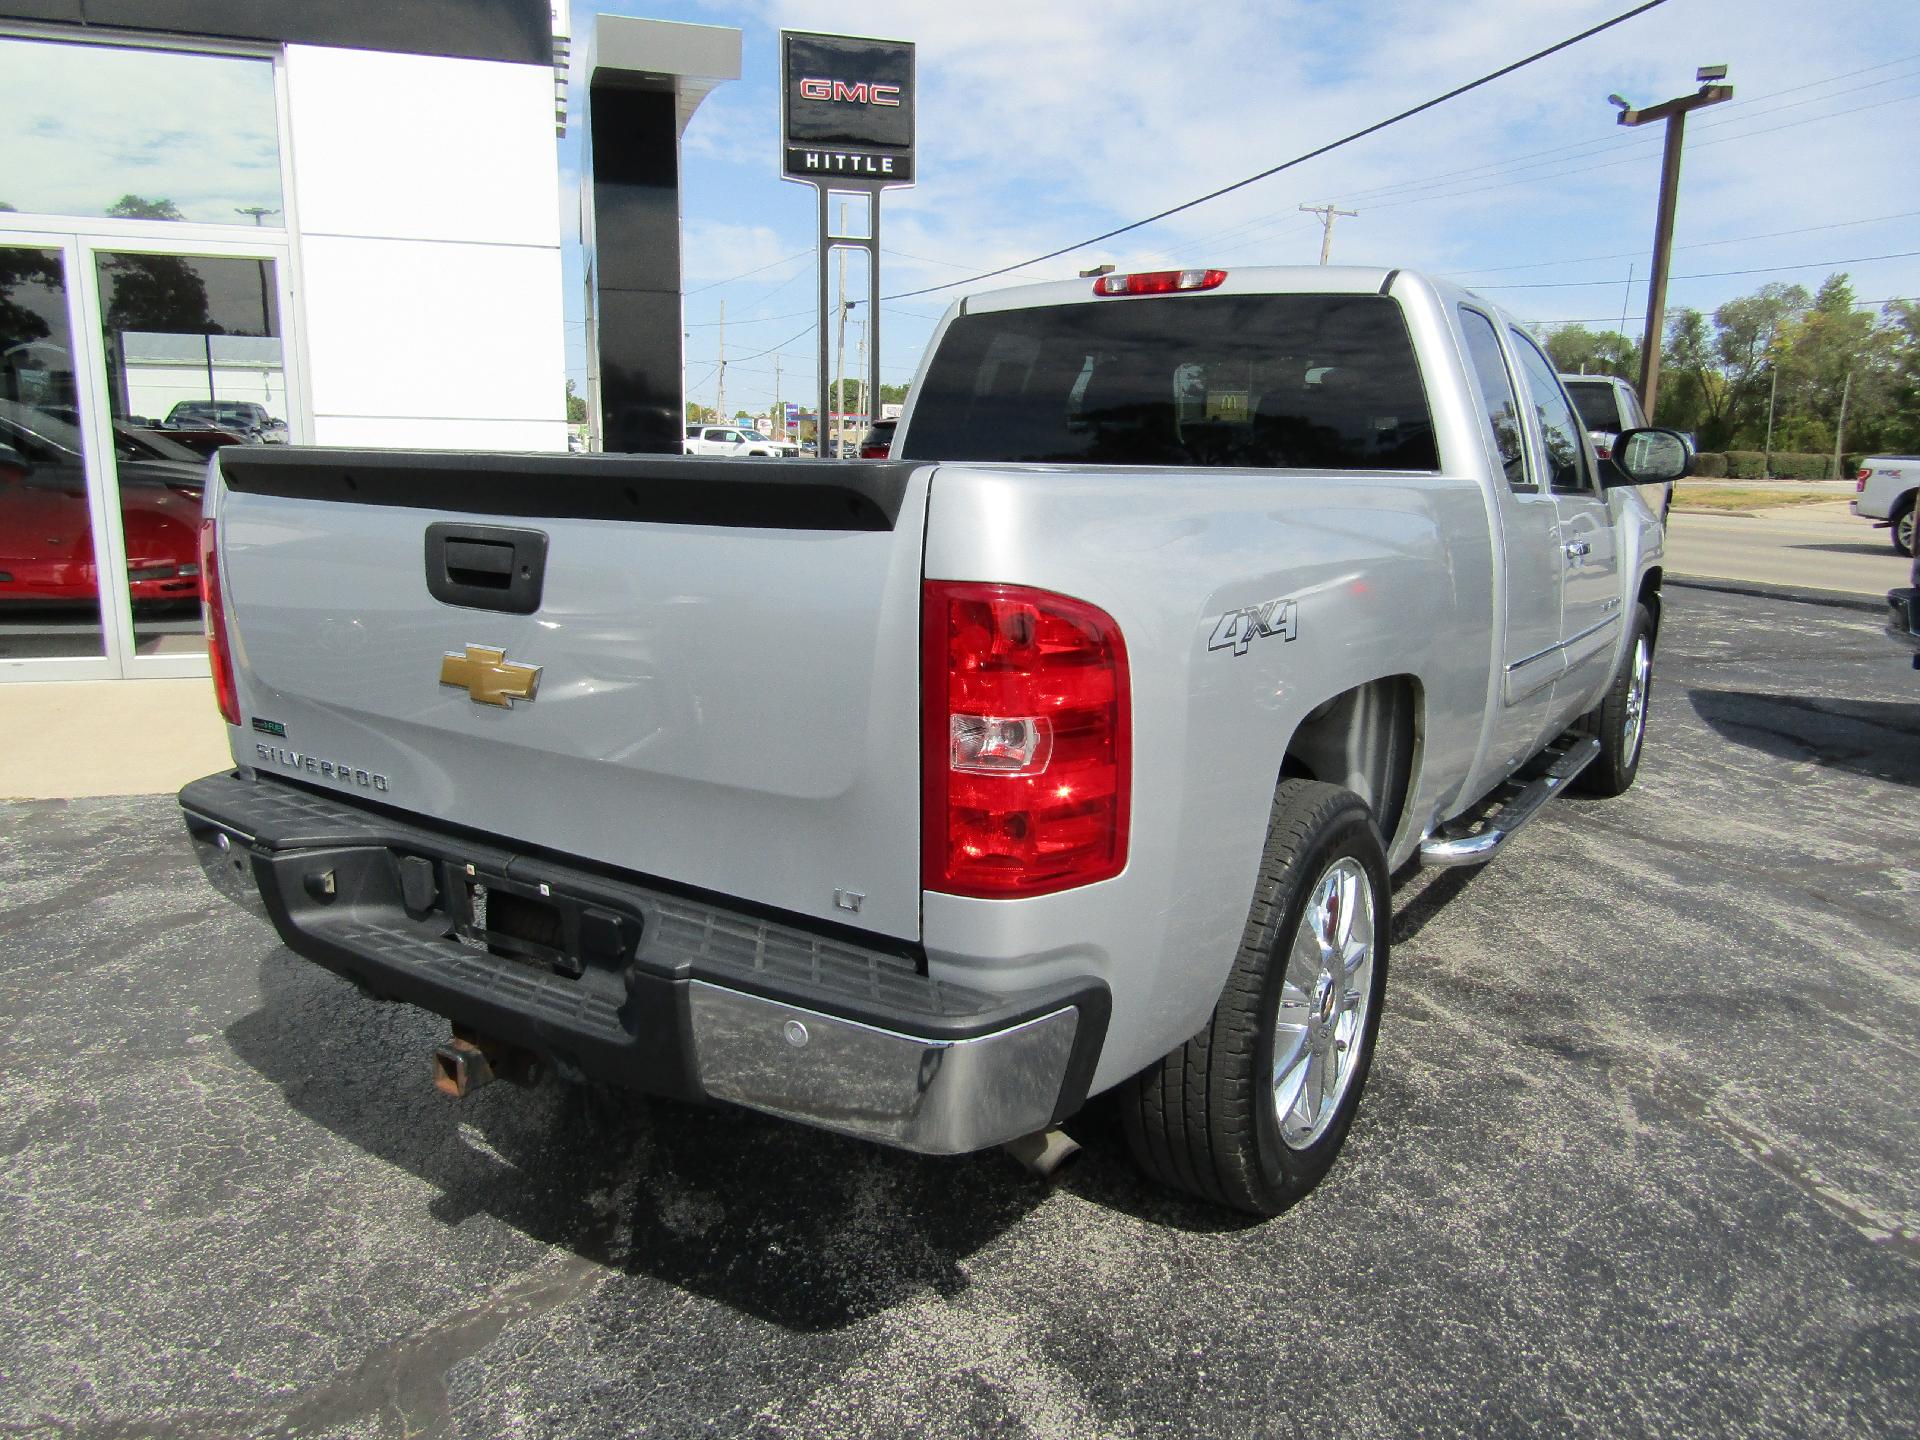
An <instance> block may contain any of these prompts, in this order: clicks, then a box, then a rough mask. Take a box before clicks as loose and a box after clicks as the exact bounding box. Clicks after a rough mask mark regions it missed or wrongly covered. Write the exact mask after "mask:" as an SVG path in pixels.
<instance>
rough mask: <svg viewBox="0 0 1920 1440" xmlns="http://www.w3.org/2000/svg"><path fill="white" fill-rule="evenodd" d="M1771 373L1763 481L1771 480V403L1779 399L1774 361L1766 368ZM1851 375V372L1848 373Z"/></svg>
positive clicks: (1776, 360) (1761, 461)
mask: <svg viewBox="0 0 1920 1440" xmlns="http://www.w3.org/2000/svg"><path fill="white" fill-rule="evenodd" d="M1768 368H1769V369H1771V370H1772V372H1773V380H1772V382H1771V383H1770V384H1769V385H1768V386H1767V448H1766V453H1765V454H1763V455H1762V456H1761V457H1760V474H1761V477H1762V478H1763V479H1767V480H1771V479H1772V478H1773V402H1774V401H1775V400H1777V399H1779V398H1780V362H1779V360H1778V359H1775V361H1774V362H1773V364H1772V365H1771V366H1769V367H1768ZM1849 373H1851V372H1849Z"/></svg>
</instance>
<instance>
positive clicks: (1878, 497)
mask: <svg viewBox="0 0 1920 1440" xmlns="http://www.w3.org/2000/svg"><path fill="white" fill-rule="evenodd" d="M1853 490H1854V495H1853V503H1852V505H1851V506H1850V507H1849V508H1850V509H1852V511H1853V513H1854V514H1856V515H1858V516H1860V517H1862V518H1863V519H1867V520H1871V521H1873V522H1874V524H1876V525H1878V526H1880V527H1881V528H1883V529H1885V530H1886V531H1887V536H1888V538H1889V539H1890V540H1892V541H1893V548H1894V549H1895V550H1896V551H1897V552H1898V553H1900V554H1902V555H1912V554H1914V553H1915V550H1914V543H1913V526H1914V519H1915V514H1916V510H1920V458H1916V457H1915V456H1912V455H1869V456H1867V457H1866V458H1865V459H1863V460H1862V461H1861V462H1860V473H1859V474H1858V475H1856V476H1855V477H1854V482H1853Z"/></svg>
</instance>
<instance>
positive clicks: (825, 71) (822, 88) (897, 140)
mask: <svg viewBox="0 0 1920 1440" xmlns="http://www.w3.org/2000/svg"><path fill="white" fill-rule="evenodd" d="M780 53H781V77H782V86H781V104H780V122H781V123H780V131H781V134H780V173H781V175H782V176H784V177H785V178H786V179H789V180H809V181H821V180H832V179H844V180H848V181H854V182H864V183H865V184H869V185H876V184H877V185H883V186H884V185H907V184H911V183H912V181H913V45H912V44H911V43H910V42H908V41H902V40H865V39H860V38H858V37H855V36H851V35H816V34H812V33H809V32H805V31H798V30H783V31H781V33H780Z"/></svg>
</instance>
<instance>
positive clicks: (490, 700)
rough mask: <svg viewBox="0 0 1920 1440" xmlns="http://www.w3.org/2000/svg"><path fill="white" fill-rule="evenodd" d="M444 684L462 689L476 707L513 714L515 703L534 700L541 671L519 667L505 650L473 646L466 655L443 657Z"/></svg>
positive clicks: (441, 677) (530, 666)
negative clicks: (490, 707) (486, 706)
mask: <svg viewBox="0 0 1920 1440" xmlns="http://www.w3.org/2000/svg"><path fill="white" fill-rule="evenodd" d="M440 683H441V684H442V685H457V686H459V687H460V688H461V689H462V690H464V691H466V692H467V694H468V695H469V696H470V697H471V698H472V700H473V702H474V704H476V705H498V706H499V707H500V708H501V709H503V710H511V709H512V708H513V702H514V701H516V700H531V699H533V697H534V693H535V692H536V691H537V690H539V688H540V667H539V666H538V665H516V664H514V663H512V662H511V661H509V660H508V659H507V652H506V651H504V650H495V649H493V648H492V647H490V646H487V645H469V646H467V653H466V654H464V655H455V654H453V653H452V652H451V651H449V652H448V653H447V654H445V655H443V656H441V658H440Z"/></svg>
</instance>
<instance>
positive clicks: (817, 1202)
mask: <svg viewBox="0 0 1920 1440" xmlns="http://www.w3.org/2000/svg"><path fill="white" fill-rule="evenodd" d="M1658 685H1659V688H1658V690H1657V692H1656V697H1655V709H1654V719H1653V728H1652V732H1651V738H1650V741H1649V744H1650V747H1651V748H1650V750H1649V753H1648V756H1647V759H1646V763H1645V765H1644V767H1643V769H1642V772H1641V777H1640V783H1639V785H1638V786H1637V787H1636V788H1635V789H1634V790H1633V791H1632V792H1631V793H1629V794H1628V795H1627V796H1625V797H1624V798H1622V799H1620V800H1616V801H1607V802H1591V801H1574V800H1568V801H1564V802H1561V804H1560V806H1559V807H1558V808H1557V810H1555V811H1549V812H1548V814H1547V815H1546V816H1544V817H1543V818H1542V819H1541V820H1540V821H1539V822H1538V823H1537V824H1536V825H1535V826H1534V827H1533V828H1532V829H1530V830H1529V831H1528V832H1527V833H1526V834H1525V835H1524V836H1522V837H1521V839H1520V840H1519V841H1518V842H1517V845H1516V849H1515V851H1514V853H1512V854H1511V855H1510V856H1508V857H1506V858H1503V859H1502V860H1501V861H1500V862H1499V863H1498V864H1497V865H1495V866H1494V867H1493V868H1492V869H1490V870H1488V871H1486V872H1484V873H1482V874H1480V875H1478V876H1477V877H1471V876H1467V875H1466V874H1465V872H1450V873H1446V874H1442V875H1440V876H1438V877H1433V876H1421V877H1417V878H1416V879H1414V880H1413V881H1412V882H1410V883H1409V884H1407V885H1406V886H1404V887H1403V888H1402V890H1401V892H1400V894H1399V896H1398V905H1397V915H1396V929H1397V931H1398V933H1399V936H1400V939H1399V945H1398V949H1397V950H1396V952H1395V955H1394V967H1395V969H1394V976H1393V981H1392V985H1391V989H1390V999H1389V1008H1388V1010H1387V1012H1386V1016H1385V1022H1384V1027H1383V1029H1382V1032H1381V1033H1382V1049H1381V1054H1380V1057H1379V1063H1378V1065H1377V1066H1376V1069H1375V1072H1374V1082H1373V1087H1372V1088H1371V1090H1370V1092H1369V1094H1368V1097H1367V1101H1366V1104H1365V1105H1364V1107H1363V1109H1362V1111H1361V1115H1360V1120H1359V1124H1358V1126H1357V1127H1356V1129H1355V1131H1354V1134H1353V1137H1352V1142H1351V1144H1350V1145H1349V1147H1348V1150H1347V1153H1346V1155H1345V1156H1344V1157H1343V1159H1342V1161H1341V1163H1340V1166H1339V1167H1338V1169H1337V1170H1336V1173H1335V1175H1334V1176H1333V1178H1332V1179H1331V1180H1330V1182H1329V1183H1328V1184H1327V1185H1326V1186H1325V1187H1324V1188H1323V1189H1322V1190H1321V1191H1320V1192H1319V1193H1318V1194H1316V1195H1315V1196H1313V1197H1311V1198H1310V1199H1309V1200H1307V1201H1306V1202H1304V1203H1303V1204H1301V1205H1300V1206H1298V1207H1296V1208H1295V1209H1294V1210H1293V1211H1291V1212H1289V1213H1288V1214H1286V1215H1284V1216H1282V1217H1280V1218H1279V1219H1277V1220H1274V1221H1272V1222H1270V1223H1267V1224H1264V1225H1247V1224H1242V1223H1240V1222H1239V1221H1238V1220H1236V1219H1234V1218H1233V1217H1229V1216H1224V1215H1221V1214H1218V1213H1215V1212H1211V1211H1209V1210H1207V1209H1205V1208H1203V1207H1200V1206H1197V1205H1190V1204H1187V1203H1185V1202H1183V1201H1180V1200H1177V1199H1174V1198H1171V1197H1169V1196H1167V1195H1164V1194H1162V1193H1160V1192H1158V1191H1156V1190H1154V1189H1152V1188H1150V1187H1149V1186H1147V1185H1146V1184H1144V1183H1143V1182H1142V1181H1140V1180H1138V1179H1137V1178H1136V1177H1135V1176H1134V1174H1133V1172H1132V1171H1131V1169H1130V1168H1129V1166H1128V1164H1127V1162H1126V1160H1125V1158H1124V1154H1123V1152H1122V1149H1121V1147H1120V1145H1119V1144H1118V1143H1117V1140H1116V1138H1115V1136H1114V1135H1113V1133H1112V1130H1111V1128H1110V1125H1109V1124H1108V1122H1107V1120H1106V1118H1105V1117H1103V1116H1102V1115H1100V1114H1099V1113H1097V1112H1096V1113H1095V1114H1093V1115H1092V1116H1090V1117H1088V1118H1087V1120H1086V1121H1085V1122H1084V1123H1083V1124H1082V1125H1081V1126H1080V1127H1079V1128H1080V1130H1081V1132H1082V1134H1083V1136H1084V1137H1085V1138H1086V1140H1087V1141H1088V1145H1089V1153H1088V1154H1087V1156H1086V1157H1085V1158H1084V1160H1083V1161H1082V1163H1081V1165H1080V1168H1079V1169H1078V1170H1077V1171H1074V1172H1071V1173H1070V1174H1069V1176H1068V1178H1067V1179H1066V1180H1065V1181H1064V1182H1063V1184H1062V1185H1061V1186H1060V1187H1059V1188H1056V1189H1054V1190H1051V1191H1048V1190H1043V1189H1040V1188H1038V1187H1036V1186H1034V1185H1033V1184H1032V1183H1030V1182H1028V1181H1027V1180H1025V1179H1024V1178H1023V1177H1022V1176H1020V1175H1019V1174H1018V1173H1016V1172H1015V1171H1014V1170H1013V1169H1012V1168H1011V1167H1010V1166H1009V1165H1007V1164H1006V1163H1005V1162H1004V1161H1002V1160H1001V1159H1000V1158H999V1157H996V1156H989V1157H984V1158H977V1159H971V1160H956V1161H931V1160H920V1159H914V1158H912V1157H908V1156H903V1155H897V1154H893V1153H890V1152H886V1151H882V1150H879V1149H874V1148H869V1147H866V1146H862V1145H859V1144H856V1143H853V1142H850V1141H842V1140H837V1139H834V1138H832V1137H828V1136H823V1135H818V1134H813V1133H810V1132H807V1131H804V1130H801V1129H798V1128H795V1127H790V1126H786V1125H782V1124H779V1123H776V1122H773V1121H769V1120H762V1119H759V1118H756V1117H752V1116H749V1115H745V1114H739V1113H727V1112H719V1111H714V1112H703V1111H697V1110H693V1109H688V1108H683V1107H679V1106H672V1105H663V1104H654V1105H649V1104H646V1103H643V1102H639V1101H635V1100H630V1099H622V1098H616V1097H611V1096H607V1095H604V1094H601V1095H594V1094H582V1093H574V1092H568V1091H566V1090H563V1089H559V1088H550V1089H543V1090H540V1091H537V1092H534V1093H531V1094H528V1093H525V1092H521V1091H516V1090H513V1089H511V1088H509V1087H506V1086H496V1087H494V1088H492V1089H489V1090H485V1091H482V1092H481V1093H479V1094H478V1095H475V1096H473V1097H472V1098H471V1099H470V1100H468V1101H467V1102H465V1103H464V1104H462V1105H455V1104H454V1103H453V1102H450V1101H443V1100H442V1099H440V1098H439V1097H438V1096H436V1095H434V1094H432V1093H431V1092H430V1091H429V1090H428V1087H427V1078H426V1069H427V1060H426V1056H427V1049H428V1046H429V1044H430V1043H431V1041H432V1040H433V1039H434V1038H436V1035H437V1033H438V1032H437V1028H436V1026H435V1025H434V1024H433V1022H432V1021H430V1020H429V1019H427V1018H426V1017H424V1016H421V1015H418V1014H415V1013H411V1012H409V1011H407V1010H405V1009H401V1008H398V1007H392V1006H381V1005H377V1004H374V1003H372V1002H369V1001H367V1000H364V999H362V998H361V997H360V996H359V995H357V994H356V993H355V992H354V991H353V990H352V989H350V988H349V987H347V986H346V985H344V984H342V983H340V982H337V981H335V980H333V979H331V978H329V977H327V976H326V975H324V974H322V973H321V972H320V971H318V970H316V969H314V968H312V967H310V966H308V965H306V964H305V963H304V962H301V961H298V960H295V959H294V958H292V957H291V956H289V955H288V954H287V953H286V952H285V951H283V950H282V949H280V948H279V947H278V946H277V945H276V944H275V943H274V942H273V941H272V940H271V938H270V937H268V936H267V935H265V934H263V933H262V932H261V931H260V930H259V929H257V928H255V927H254V926H253V925H252V923H251V922H250V921H248V920H247V919H246V918H245V917H244V916H243V915H242V914H240V912H238V911H230V910H227V909H224V908H222V907H221V905H220V904H219V903H218V902H216V901H215V900H214V899H213V898H212V897H211V895H210V894H209V893H208V892H206V891H205V890H204V889H203V888H202V886H201V882H200V880H199V877H198V874H197V872H196V871H194V870H193V868H192V865H191V862H190V861H189V860H188V859H187V857H186V855H185V853H184V851H183V849H182V847H181V844H180V842H179V838H178V835H177V831H176V824H175V821H174V818H173V813H172V809H173V807H172V805H171V803H170V802H169V801H167V800H166V799H164V798H149V799H139V800H121V801H108V800H82V801H74V802H72V803H56V802H35V803H23V804H18V805H13V806H8V807H4V808H0V1206H3V1207H4V1211H3V1212H0V1213H3V1216H4V1218H3V1219H0V1430H4V1431H6V1432H7V1433H16V1434H21V1433H23V1434H29V1435H36V1436H39V1435H45V1436H56V1435H58V1436H101V1437H105V1436H114V1437H135V1436H155V1437H160V1436H165V1437H188V1436H202V1435H300V1436H326V1437H347V1436H373V1435H394V1436H397V1435H401V1434H411V1435H423V1434H426V1435H433V1434H459V1435H471V1436H495V1435H503V1434H512V1435H539V1436H567V1437H573V1436H601V1435H614V1434H645V1435H679V1434H687V1433H692V1432H695V1431H699V1432H701V1433H709V1434H715V1435H725V1436H735V1435H764V1436H772V1435H807V1436H816V1435H818V1436H831V1435H858V1436H876V1437H880V1436H884V1437H888V1440H892V1437H897V1436H900V1435H903V1434H925V1435H936V1436H972V1435H977V1434H980V1433H982V1432H985V1431H988V1430H1004V1431H1005V1432H1007V1433H1012V1434H1022V1433H1026V1434H1034V1435H1046V1436H1056V1435H1082V1434H1101V1435H1139V1436H1148V1435H1152V1436H1169V1437H1172V1436H1187V1435H1231V1436H1236V1437H1239V1436H1248V1435H1272V1436H1292V1435H1300V1436H1313V1437H1326V1436H1340V1437H1343V1440H1345V1437H1373V1436H1405V1435H1412V1434H1415V1433H1419V1434H1423V1435H1433V1436H1442V1435H1472V1436H1476V1437H1484V1436H1506V1435H1562V1434H1567V1433H1574V1432H1578V1433H1582V1434H1593V1435H1606V1436H1611V1437H1626V1436H1640V1435H1662V1436H1666V1435H1682V1434H1684V1435H1688V1436H1741V1437H1752V1436H1781V1437H1785V1436H1794V1437H1801V1436H1834V1437H1838V1436H1848V1437H1856V1436H1893V1435H1912V1434H1914V1433H1915V1428H1916V1421H1917V1419H1920V1041H1916V1038H1915V1037H1916V1036H1917V1035H1920V958H1917V957H1920V904H1916V897H1917V896H1920V868H1916V865H1917V864H1920V861H1917V860H1916V857H1920V788H1916V785H1917V783H1920V676H1916V675H1914V674H1913V672H1912V671H1911V670H1909V669H1908V668H1906V662H1905V659H1904V657H1903V656H1901V655H1900V654H1899V653H1897V652H1896V651H1895V649H1894V648H1893V647H1892V646H1891V645H1890V644H1888V643H1886V642H1885V641H1884V640H1882V639H1881V637H1880V636H1879V635H1878V634H1877V632H1876V631H1875V630H1874V628H1873V624H1872V622H1871V621H1870V620H1869V619H1868V618H1866V617H1864V616H1858V615H1854V614H1851V613H1849V612H1847V611H1843V610H1834V609H1828V608H1818V607H1812V606H1803V605H1795V604H1789V603H1779V602H1774V601H1768V600H1755V599H1750V598H1741V597H1733V596H1725V595H1717V594H1711V593H1706V592H1700V591H1685V592H1676V593H1675V594H1674V595H1673V597H1672V599H1671V610H1670V615H1669V623H1668V628H1667V634H1666V637H1665V644H1664V647H1663V654H1662V659H1661V664H1660V670H1659V680H1658Z"/></svg>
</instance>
